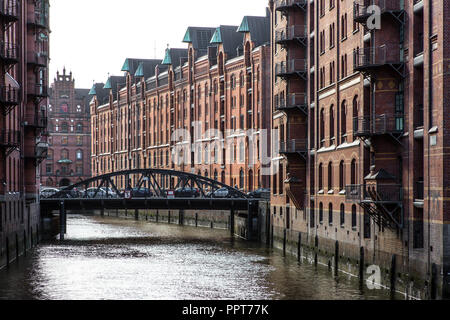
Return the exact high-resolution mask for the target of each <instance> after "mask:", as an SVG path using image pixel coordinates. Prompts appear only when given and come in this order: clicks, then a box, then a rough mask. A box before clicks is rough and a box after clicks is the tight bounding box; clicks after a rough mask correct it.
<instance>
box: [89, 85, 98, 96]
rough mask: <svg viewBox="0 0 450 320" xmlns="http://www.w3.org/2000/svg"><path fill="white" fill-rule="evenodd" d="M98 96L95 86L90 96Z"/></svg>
mask: <svg viewBox="0 0 450 320" xmlns="http://www.w3.org/2000/svg"><path fill="white" fill-rule="evenodd" d="M96 94H97V91H96V90H95V84H94V85H93V86H92V88H91V91H89V95H90V96H95V95H96Z"/></svg>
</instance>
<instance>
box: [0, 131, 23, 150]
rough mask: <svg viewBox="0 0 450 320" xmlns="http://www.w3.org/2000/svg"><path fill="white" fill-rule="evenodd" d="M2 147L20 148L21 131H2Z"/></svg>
mask: <svg viewBox="0 0 450 320" xmlns="http://www.w3.org/2000/svg"><path fill="white" fill-rule="evenodd" d="M0 145H1V146H11V147H12V146H19V145H20V131H15V130H5V129H4V130H0Z"/></svg>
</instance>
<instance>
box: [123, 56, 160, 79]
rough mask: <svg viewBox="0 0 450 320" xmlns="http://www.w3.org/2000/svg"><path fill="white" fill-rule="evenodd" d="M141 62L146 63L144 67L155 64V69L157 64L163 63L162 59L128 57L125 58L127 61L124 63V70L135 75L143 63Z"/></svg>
mask: <svg viewBox="0 0 450 320" xmlns="http://www.w3.org/2000/svg"><path fill="white" fill-rule="evenodd" d="M141 63H143V64H144V66H143V67H149V68H151V67H152V66H153V69H154V68H155V67H156V65H157V64H159V63H161V60H157V59H134V58H127V59H125V62H124V63H123V66H122V71H124V72H129V73H130V74H131V75H135V73H136V71H137V69H138V68H139V66H140V65H141ZM144 69H145V68H144Z"/></svg>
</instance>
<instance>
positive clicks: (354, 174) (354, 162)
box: [350, 159, 357, 185]
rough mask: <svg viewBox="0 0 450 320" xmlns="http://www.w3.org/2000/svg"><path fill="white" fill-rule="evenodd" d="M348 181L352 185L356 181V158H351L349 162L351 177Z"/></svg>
mask: <svg viewBox="0 0 450 320" xmlns="http://www.w3.org/2000/svg"><path fill="white" fill-rule="evenodd" d="M350 181H351V184H352V185H356V183H357V182H356V181H357V177H356V159H353V160H352V164H351V177H350Z"/></svg>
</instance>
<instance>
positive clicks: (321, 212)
mask: <svg viewBox="0 0 450 320" xmlns="http://www.w3.org/2000/svg"><path fill="white" fill-rule="evenodd" d="M319 222H320V224H322V223H323V203H322V202H321V203H320V204H319Z"/></svg>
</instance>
